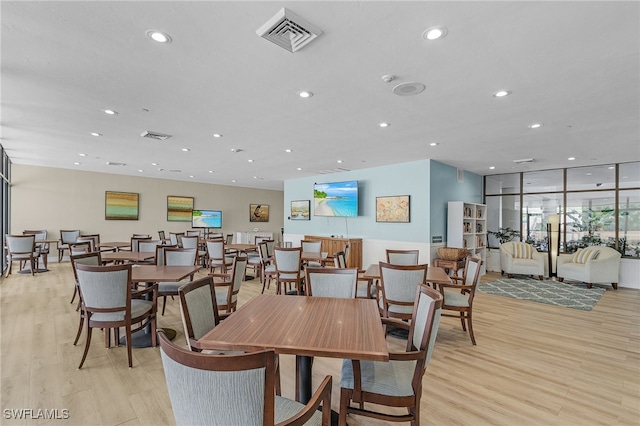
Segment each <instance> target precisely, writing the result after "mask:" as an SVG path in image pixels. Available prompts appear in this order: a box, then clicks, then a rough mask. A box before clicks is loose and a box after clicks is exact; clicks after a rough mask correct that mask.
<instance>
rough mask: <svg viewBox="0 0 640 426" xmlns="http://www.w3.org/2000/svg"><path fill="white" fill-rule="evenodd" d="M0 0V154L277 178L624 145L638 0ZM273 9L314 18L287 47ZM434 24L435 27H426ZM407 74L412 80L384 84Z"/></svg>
mask: <svg viewBox="0 0 640 426" xmlns="http://www.w3.org/2000/svg"><path fill="white" fill-rule="evenodd" d="M0 7H1V13H2V16H1V19H2V40H1V42H2V45H1V46H2V57H1V59H2V93H1V101H2V104H1V106H2V117H1V125H2V127H1V131H2V134H1V138H2V140H1V141H0V143H1V144H2V145H3V146H4V147H5V149H6V151H7V153H8V154H9V156H10V158H11V160H12V161H13V162H14V163H16V164H29V165H39V166H48V167H57V168H66V169H79V170H87V171H96V172H106V173H118V174H125V175H135V176H147V177H154V178H169V179H176V180H189V181H198V182H208V183H215V184H224V185H238V186H246V187H255V188H265V189H278V190H281V189H283V181H284V180H288V179H295V178H298V177H304V176H311V175H317V174H318V173H320V172H324V171H330V170H335V169H338V168H343V169H346V170H356V169H362V168H370V167H376V166H381V165H385V164H390V163H402V162H409V161H414V160H419V159H426V158H431V159H434V160H437V161H440V162H443V163H446V164H450V165H452V166H456V167H459V168H462V169H465V170H469V171H471V172H474V173H478V174H481V175H486V174H496V173H509V172H515V171H520V170H544V169H552V168H559V167H567V166H580V165H594V164H608V163H613V162H627V161H638V160H640V142H639V141H640V108H639V104H640V77H639V76H640V56H639V52H640V33H639V27H640V3H639V2H637V1H630V2H610V1H600V2H598V1H595V2H578V1H567V2H444V1H443V2H426V1H425V2H418V1H407V2H400V1H393V2H374V1H357V2H356V1H331V2H310V1H308V2H272V1H259V2H237V1H234V2H231V1H225V2H222V1H219V2H217V1H193V2H164V1H163V2H147V1H132V2H104V1H102V2H101V1H95V2H94V1H91V2H55V1H52V2H31V1H19V2H11V1H2V2H1V6H0ZM283 7H286V8H288V9H290V10H291V11H292V12H294V13H295V14H297V15H298V16H300V17H301V18H303V19H305V20H306V21H308V22H309V23H311V24H313V25H314V26H316V27H318V28H320V29H321V30H322V31H324V34H322V35H321V36H320V37H318V38H317V39H315V40H314V41H312V42H311V43H310V44H309V45H307V46H305V47H304V48H302V49H301V50H299V51H298V52H295V53H290V52H288V51H286V50H284V49H282V48H281V47H278V46H277V45H275V44H273V43H271V42H269V41H266V40H264V39H262V38H260V37H259V36H258V35H257V34H256V30H257V29H258V28H259V27H261V26H262V25H263V24H264V23H265V22H266V21H268V20H269V19H270V18H271V17H272V16H273V15H275V14H276V12H278V11H279V10H280V9H281V8H283ZM435 25H442V26H445V27H446V28H447V29H448V34H447V36H446V37H445V38H443V39H441V40H437V41H427V40H424V39H423V38H422V33H423V31H424V30H425V29H426V28H428V27H431V26H435ZM150 29H155V30H161V31H164V32H166V33H168V34H169V35H170V36H171V37H172V39H173V41H172V43H170V44H165V45H162V44H158V43H155V42H153V41H151V40H150V39H149V38H148V37H147V36H146V35H145V33H146V31H147V30H150ZM385 74H392V75H395V76H396V78H395V80H394V81H392V82H391V83H385V82H384V81H382V78H381V77H382V76H383V75H385ZM407 82H420V83H423V84H424V85H425V86H426V89H425V90H424V92H422V93H420V94H417V95H414V96H397V95H395V94H393V93H392V88H393V87H394V86H395V85H397V84H401V83H407ZM303 89H305V90H310V91H312V92H313V93H314V96H313V97H311V98H309V99H301V98H299V97H298V96H297V92H298V91H300V90H303ZM499 89H506V90H510V91H512V94H511V95H510V96H507V97H505V98H495V97H493V96H492V93H493V92H495V91H496V90H499ZM104 109H113V110H116V111H118V113H119V114H118V115H117V116H108V115H106V114H104V113H103V112H102V111H103V110H104ZM383 121H386V122H389V123H391V125H390V126H389V127H388V128H386V129H381V128H379V127H378V123H380V122H383ZM534 122H541V123H543V126H542V127H541V128H540V129H537V130H532V129H529V128H528V127H527V126H528V125H529V124H531V123H534ZM146 130H150V131H154V132H160V133H166V134H170V135H173V137H171V138H170V139H167V140H166V141H155V140H147V139H143V138H142V137H141V136H140V134H141V133H142V132H144V131H146ZM90 132H98V133H101V134H102V136H101V137H93V136H91V135H90ZM216 132H217V133H221V134H222V135H223V137H222V138H219V139H215V138H213V137H212V134H213V133H216ZM431 142H437V143H438V144H439V145H438V146H436V147H431V146H429V144H430V143H431ZM182 148H189V149H190V151H189V152H182V151H181V149H182ZM231 148H240V149H242V150H243V151H242V152H239V153H232V152H231ZM287 148H289V149H292V150H293V152H291V153H285V151H284V150H285V149H287ZM79 154H86V156H85V157H80V156H79ZM570 156H574V157H576V160H574V161H568V160H567V157H570ZM523 158H534V159H535V162H534V163H530V164H524V165H516V164H514V162H513V160H516V159H523ZM250 159H252V160H254V162H252V163H250V162H249V161H248V160H250ZM337 160H342V161H343V163H341V164H339V163H337ZM108 161H109V162H118V163H126V165H125V166H110V165H106V162H108ZM74 162H80V163H81V164H79V165H74V164H73V163H74ZM152 162H155V163H157V164H158V165H157V166H152V165H151V163H152ZM490 166H495V170H489V167H490ZM298 167H301V168H302V170H301V171H299V170H296V169H297V168H298ZM158 169H163V170H158ZM138 170H143V171H142V172H139V171H138ZM171 170H180V171H171ZM209 171H213V173H209ZM190 176H193V178H191V177H190ZM254 176H255V178H254ZM232 179H235V180H236V182H235V183H232Z"/></svg>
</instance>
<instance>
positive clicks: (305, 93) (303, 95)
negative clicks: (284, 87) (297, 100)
mask: <svg viewBox="0 0 640 426" xmlns="http://www.w3.org/2000/svg"><path fill="white" fill-rule="evenodd" d="M298 96H300V97H301V98H310V97H312V96H313V93H311V92H309V91H308V90H301V91H299V92H298Z"/></svg>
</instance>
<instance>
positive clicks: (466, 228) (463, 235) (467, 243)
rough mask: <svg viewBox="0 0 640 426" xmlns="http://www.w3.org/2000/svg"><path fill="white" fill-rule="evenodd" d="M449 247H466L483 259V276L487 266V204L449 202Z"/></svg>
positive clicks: (481, 272)
mask: <svg viewBox="0 0 640 426" xmlns="http://www.w3.org/2000/svg"><path fill="white" fill-rule="evenodd" d="M447 247H464V248H466V249H467V250H468V251H469V253H471V254H472V255H474V256H475V257H478V258H480V259H482V263H483V264H482V268H481V271H480V274H481V275H484V274H485V273H486V264H487V206H486V204H475V203H465V202H463V201H449V207H448V213H447Z"/></svg>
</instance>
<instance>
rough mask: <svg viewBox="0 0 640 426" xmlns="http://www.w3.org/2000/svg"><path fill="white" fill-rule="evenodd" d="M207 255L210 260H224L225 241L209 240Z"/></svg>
mask: <svg viewBox="0 0 640 426" xmlns="http://www.w3.org/2000/svg"><path fill="white" fill-rule="evenodd" d="M207 254H208V255H209V258H210V259H217V260H222V259H224V241H223V240H207Z"/></svg>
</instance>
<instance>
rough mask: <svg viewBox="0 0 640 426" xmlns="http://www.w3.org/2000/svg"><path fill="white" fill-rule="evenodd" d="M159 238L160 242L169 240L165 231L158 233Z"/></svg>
mask: <svg viewBox="0 0 640 426" xmlns="http://www.w3.org/2000/svg"><path fill="white" fill-rule="evenodd" d="M158 238H159V239H160V241H164V240H166V239H167V237H166V235H165V232H164V231H158Z"/></svg>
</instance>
